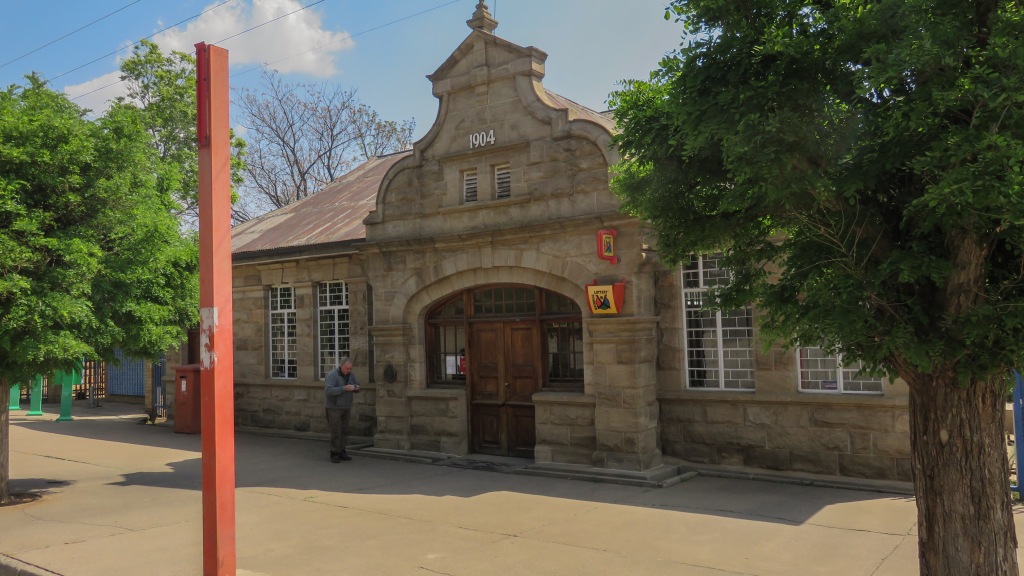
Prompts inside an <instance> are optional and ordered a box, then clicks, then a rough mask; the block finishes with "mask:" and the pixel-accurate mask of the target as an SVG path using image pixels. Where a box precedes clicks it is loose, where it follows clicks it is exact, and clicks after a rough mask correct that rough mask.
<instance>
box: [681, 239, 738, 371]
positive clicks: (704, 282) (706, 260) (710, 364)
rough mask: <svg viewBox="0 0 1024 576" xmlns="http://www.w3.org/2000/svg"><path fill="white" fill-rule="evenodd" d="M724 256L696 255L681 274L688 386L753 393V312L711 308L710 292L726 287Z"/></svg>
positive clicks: (726, 273) (727, 275)
mask: <svg viewBox="0 0 1024 576" xmlns="http://www.w3.org/2000/svg"><path fill="white" fill-rule="evenodd" d="M720 258H721V255H720V254H712V255H702V256H699V257H697V256H694V257H693V258H692V259H691V261H690V263H689V264H688V265H686V266H685V267H684V268H683V270H682V283H683V314H684V328H683V330H684V332H685V334H684V335H685V340H686V387H687V388H693V389H701V390H753V389H754V314H753V310H752V309H751V308H750V306H746V307H744V308H740V309H737V310H718V311H712V310H706V309H705V308H704V304H705V302H706V298H707V291H708V289H709V288H713V287H715V286H721V285H724V284H727V283H728V282H729V279H730V274H729V271H728V270H725V269H723V268H721V267H720V266H719V259H720Z"/></svg>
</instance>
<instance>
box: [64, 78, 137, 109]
mask: <svg viewBox="0 0 1024 576" xmlns="http://www.w3.org/2000/svg"><path fill="white" fill-rule="evenodd" d="M120 80H121V72H120V71H117V70H115V71H114V72H110V73H109V74H104V75H103V76H99V77H97V78H93V79H92V80H87V81H85V82H83V83H81V84H74V85H72V86H65V87H64V93H65V94H67V96H68V98H71V99H72V100H74V101H75V104H78V105H79V106H81V107H83V108H88V109H89V110H92V113H93V115H95V116H101V115H103V113H104V112H106V110H107V107H108V106H110V101H111V100H113V99H114V98H117V97H118V96H127V95H128V85H127V84H125V83H124V82H121V81H120ZM76 98H77V100H76Z"/></svg>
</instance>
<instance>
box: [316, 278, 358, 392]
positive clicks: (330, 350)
mask: <svg viewBox="0 0 1024 576" xmlns="http://www.w3.org/2000/svg"><path fill="white" fill-rule="evenodd" d="M317 312H318V315H317V334H319V335H320V340H319V344H320V378H321V379H323V378H326V377H327V374H328V372H330V371H331V370H333V369H334V367H335V366H337V365H338V360H339V359H340V358H342V357H343V356H348V355H349V352H350V350H349V312H348V284H346V283H344V282H324V283H322V284H320V286H319V287H318V289H317Z"/></svg>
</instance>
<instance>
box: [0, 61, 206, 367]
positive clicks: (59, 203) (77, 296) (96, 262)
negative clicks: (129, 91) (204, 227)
mask: <svg viewBox="0 0 1024 576" xmlns="http://www.w3.org/2000/svg"><path fill="white" fill-rule="evenodd" d="M166 170H167V166H166V164H165V163H163V162H162V161H161V159H160V158H159V156H158V154H157V149H156V147H154V146H153V145H152V137H151V134H150V133H149V132H148V131H147V125H146V119H145V118H144V116H143V115H142V114H141V113H140V111H139V110H138V109H136V108H134V107H131V106H125V105H115V106H113V107H112V108H111V109H110V110H109V111H108V113H107V114H106V116H104V117H103V118H101V119H100V120H98V121H90V120H88V119H86V118H85V111H83V110H82V109H80V108H78V107H77V106H75V105H74V104H73V103H71V102H70V101H69V100H68V99H67V98H66V97H65V96H64V95H63V94H58V93H55V92H53V91H51V90H50V89H48V88H47V87H46V86H45V85H44V83H43V82H42V81H41V80H39V79H38V78H35V77H29V78H28V85H27V86H24V87H11V88H9V89H8V90H7V91H5V92H2V93H0V380H2V379H7V380H9V381H11V382H24V381H26V380H27V379H28V378H29V377H31V376H32V375H34V374H50V373H52V372H53V371H54V370H58V369H68V368H70V367H72V366H73V365H75V363H76V362H77V361H78V360H79V359H81V358H83V357H86V358H96V359H111V358H112V357H113V355H114V350H115V348H121V349H122V350H124V351H125V352H127V353H128V354H130V355H135V356H148V357H154V356H157V355H159V354H160V353H162V352H164V351H166V350H167V349H168V348H169V347H170V346H172V345H175V344H177V343H178V342H180V341H181V339H182V338H183V335H184V332H183V327H185V326H188V325H191V324H193V323H194V322H195V321H196V316H197V310H198V276H197V267H198V261H197V260H198V258H197V251H196V247H195V242H194V241H193V240H192V239H190V238H183V237H182V236H181V235H180V234H179V232H178V222H177V220H176V219H175V218H174V216H173V215H172V213H171V210H170V208H171V207H172V206H173V205H174V202H175V201H174V199H173V198H172V196H171V194H170V192H169V191H168V190H167V189H166V187H164V186H161V185H160V181H161V178H163V177H164V173H165V171H166Z"/></svg>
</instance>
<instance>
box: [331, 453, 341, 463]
mask: <svg viewBox="0 0 1024 576" xmlns="http://www.w3.org/2000/svg"><path fill="white" fill-rule="evenodd" d="M331 462H333V463H334V464H337V463H338V462H341V456H340V455H338V454H331Z"/></svg>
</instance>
